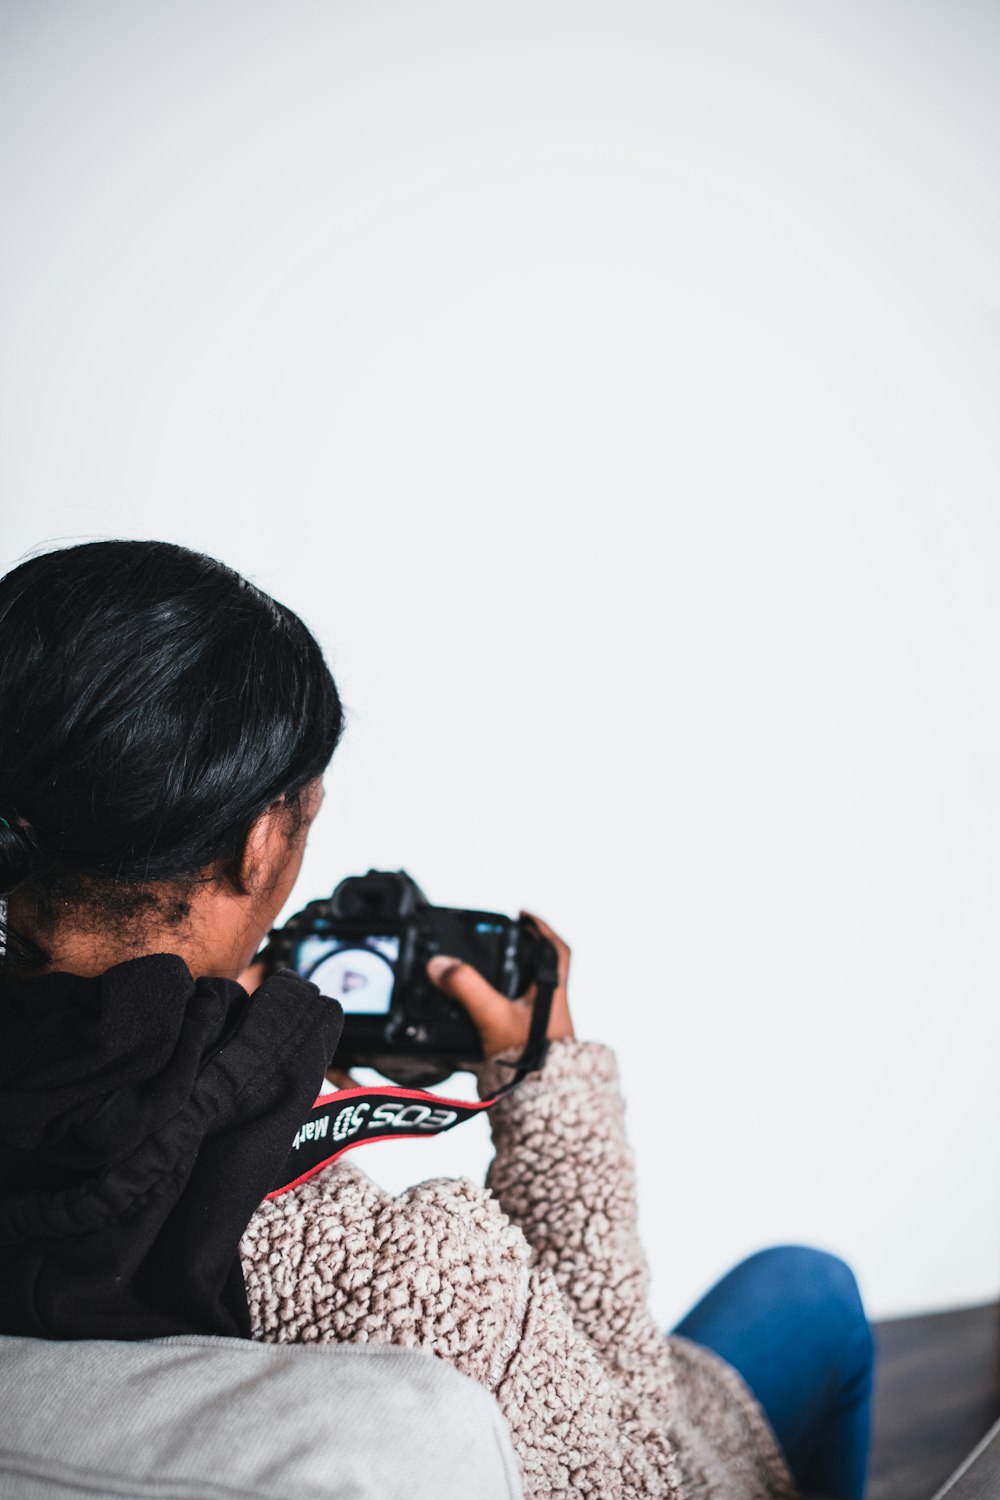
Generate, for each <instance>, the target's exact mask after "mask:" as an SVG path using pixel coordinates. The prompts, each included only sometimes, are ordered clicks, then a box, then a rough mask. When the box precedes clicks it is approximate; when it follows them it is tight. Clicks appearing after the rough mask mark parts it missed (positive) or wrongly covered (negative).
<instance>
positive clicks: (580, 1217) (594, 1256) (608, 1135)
mask: <svg viewBox="0 0 1000 1500" xmlns="http://www.w3.org/2000/svg"><path fill="white" fill-rule="evenodd" d="M479 1082H480V1091H481V1092H482V1093H483V1094H484V1096H486V1095H487V1094H488V1092H489V1091H490V1090H491V1089H492V1088H493V1086H494V1084H495V1082H496V1079H495V1077H494V1076H493V1074H492V1072H491V1070H490V1067H489V1065H487V1067H485V1068H483V1069H482V1070H481V1071H480V1080H479ZM490 1123H491V1128H492V1131H493V1142H494V1146H495V1156H494V1158H493V1161H492V1163H491V1165H490V1168H489V1172H488V1174H487V1178H486V1184H487V1186H488V1187H489V1188H490V1190H491V1191H492V1193H493V1194H494V1196H495V1197H496V1199H497V1201H498V1202H499V1204H500V1205H501V1207H502V1208H503V1210H504V1212H505V1214H506V1215H507V1217H508V1218H509V1219H510V1220H511V1222H512V1223H514V1224H516V1225H518V1227H519V1228H520V1229H521V1230H522V1231H523V1233H524V1235H525V1238H526V1239H527V1241H528V1243H529V1244H530V1245H531V1247H532V1249H533V1251H534V1253H535V1260H536V1264H537V1265H538V1266H539V1267H542V1268H544V1269H545V1270H547V1271H549V1272H551V1274H552V1277H553V1279H554V1281H555V1283H556V1286H557V1287H558V1288H559V1291H560V1292H561V1294H562V1296H563V1297H564V1298H565V1300H566V1302H567V1303H568V1305H569V1306H570V1308H571V1309H572V1315H573V1319H574V1322H575V1324H576V1326H577V1327H578V1328H579V1329H580V1330H581V1332H583V1333H584V1334H586V1336H587V1338H589V1339H590V1340H591V1341H592V1342H593V1344H594V1346H595V1348H596V1349H597V1350H598V1352H599V1353H600V1354H601V1356H602V1358H604V1359H605V1360H606V1361H610V1362H611V1363H614V1364H620V1363H622V1362H626V1363H627V1362H631V1361H632V1360H634V1358H635V1356H636V1355H637V1354H638V1353H640V1351H641V1352H642V1354H643V1356H644V1357H648V1356H649V1354H650V1351H651V1350H652V1349H653V1348H654V1347H655V1346H658V1345H659V1343H660V1341H661V1339H662V1335H661V1333H660V1331H659V1330H658V1329H657V1328H656V1326H655V1324H654V1322H653V1319H652V1316H651V1314H650V1312H649V1308H648V1303H647V1297H648V1286H649V1275H648V1269H647V1265H646V1258H645V1255H644V1254H643V1250H642V1246H641V1245H640V1243H639V1234H638V1203H637V1198H636V1184H635V1169H634V1164H633V1158H632V1153H631V1150H630V1149H629V1145H628V1141H627V1139H626V1134H625V1102H624V1099H623V1098H622V1094H621V1090H620V1088H619V1084H618V1067H617V1062H616V1060H615V1055H614V1053H613V1051H612V1050H611V1048H610V1047H605V1046H603V1045H601V1044H599V1043H596V1042H580V1041H575V1040H566V1041H558V1042H553V1043H552V1045H551V1047H550V1049H549V1055H548V1058H547V1060H546V1062H545V1066H544V1068H543V1069H542V1071H541V1072H540V1073H538V1074H534V1075H531V1076H530V1077H528V1078H527V1079H526V1080H525V1081H524V1082H523V1083H522V1084H521V1085H520V1087H519V1088H517V1089H515V1090H514V1091H513V1092H512V1093H511V1094H510V1095H508V1096H507V1097H506V1098H504V1099H501V1100H500V1102H499V1103H498V1104H497V1105H495V1106H494V1108H493V1109H492V1110H491V1111H490Z"/></svg>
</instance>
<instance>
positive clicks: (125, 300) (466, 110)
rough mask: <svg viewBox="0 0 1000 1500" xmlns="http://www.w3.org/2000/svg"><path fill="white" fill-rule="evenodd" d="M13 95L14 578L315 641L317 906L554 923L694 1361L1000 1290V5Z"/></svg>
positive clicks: (51, 30) (205, 49)
mask: <svg viewBox="0 0 1000 1500" xmlns="http://www.w3.org/2000/svg"><path fill="white" fill-rule="evenodd" d="M0 75H2V76H0V132H2V153H0V173H2V178H0V188H2V202H3V220H4V225H3V231H2V258H0V308H2V328H0V334H2V347H0V410H2V443H0V466H2V467H0V504H2V515H3V533H2V548H0V552H2V557H0V561H2V563H3V565H4V566H5V567H6V566H9V565H10V564H12V563H13V562H14V561H16V560H17V559H18V558H19V557H21V556H22V555H23V554H24V553H25V552H26V551H28V550H30V549H35V548H38V547H48V546H52V545H58V544H60V543H64V542H67V541H72V540H81V539H85V538H89V537H93V536H115V535H125V536H140V537H142V536H154V537H165V538H169V539H172V540H177V541H180V542H183V543H185V544H187V545H190V546H193V547H196V548H199V549H202V550H205V551H208V552H211V553H214V554H216V555H218V556H221V557H223V558H224V559H225V560H226V561H228V562H230V563H231V564H233V565H234V566H235V567H237V568H239V569H240V570H241V571H243V572H245V573H247V574H248V575H249V576H251V577H252V578H253V579H255V580H256V581H257V582H258V583H259V584H261V585H262V586H263V587H265V588H266V589H268V590H269V591H271V592H272V593H274V594H275V595H276V596H277V597H278V598H280V599H282V600H283V601H285V602H286V603H288V604H290V605H291V606H292V607H293V608H295V609H296V610H297V611H299V612H300V613H301V614H302V615H303V616H304V618H305V619H306V620H307V621H308V623H309V624H310V625H311V626H312V627H313V629H314V630H315V631H316V633H317V634H318V635H319V636H320V638H321V639H322V641H323V642H324V645H325V647H326V649H327V651H328V654H329V657H330V660H331V663H332V665H333V668H334V672H335V675H336V677H337V680H338V683H339V685H340V687H341V689H342V692H343V695H344V697H345V700H346V702H347V704H348V707H349V711H350V726H349V730H348V734H347V737H346V740H345V742H344V744H343V747H342V749H341V750H340V751H338V754H337V756H336V758H335V760H334V762H333V765H332V768H331V771H330V774H329V776H328V780H327V791H328V796H327V803H326V807H325V809H324V812H323V815H322V817H321V820H320V822H319V824H318V825H317V827H316V830H315V834H314V838H313V842H312V845H311V848H310V852H309V854H308V856H307V864H306V868H305V872H304V875H303V879H302V883H301V885H300V887H299V892H298V896H299V897H300V898H304V897H306V896H310V895H315V894H319V893H321V892H324V891H327V890H329V889H330V887H331V886H332V884H333V883H334V881H335V880H337V879H339V878H340V877H341V876H343V875H345V874H348V873H353V872H358V871H362V870H364V869H366V868H368V866H369V865H376V866H381V867H389V868H397V867H399V866H403V867H405V868H407V869H409V870H410V871H411V872H412V873H413V874H414V875H415V876H416V877H417V878H418V879H419V880H420V882H421V883H422V884H423V885H424V887H425V889H426V890H427V892H428V894H429V895H430V897H431V898H432V899H434V900H437V901H440V902H442V903H446V904H456V905H481V906H486V907H494V908H496V909H498V910H508V911H516V910H517V909H518V908H519V907H520V906H522V905H523V906H527V907H529V908H532V909H535V910H537V911H539V912H541V914H542V915H543V916H545V917H547V918H548V920H549V921H551V922H552V923H553V925H555V926H556V927H557V928H558V929H559V930H560V931H561V932H562V933H564V934H565V936H566V937H567V938H568V940H569V941H570V942H571V943H572V945H573V949H574V974H573V983H572V988H571V995H572V1000H573V1006H574V1011H575V1015H576V1021H577V1029H578V1032H579V1033H580V1034H582V1035H583V1036H585V1037H597V1038H602V1039H605V1040H607V1041H608V1042H610V1043H612V1044H613V1045H614V1047H615V1048H616V1049H617V1052H618V1056H619V1059H620V1063H621V1069H622V1074H623V1080H624V1086H625V1089H626V1093H627V1097H628V1099H629V1122H630V1129H631V1133H632V1137H633V1139H634V1141H635V1144H636V1150H637V1157H638V1170H639V1180H640V1199H641V1204H642V1230H643V1236H644V1241H645V1244H646V1246H647V1248H648V1253H649V1256H650V1261H651V1266H652V1269H653V1300H654V1306H655V1309H656V1312H657V1314H658V1316H659V1317H660V1318H661V1319H662V1320H663V1322H664V1323H667V1322H668V1321H670V1320H672V1319H674V1318H675V1317H677V1316H678V1315H680V1313H681V1312H682V1311H683V1310H684V1308H685V1306H686V1305H687V1304H688V1303H689V1302H690V1301H692V1300H693V1299H694V1298H695V1297H696V1296H697V1295H699V1294H700V1292H701V1291H702V1290H703V1289H704V1288H705V1286H706V1285H707V1284H708V1283H709V1282H710V1281H711V1280H713V1279H714V1278H715V1277H716V1276H717V1275H719V1274H721V1273H722V1272H723V1271H724V1270H725V1269H726V1268H727V1266H728V1265H729V1264H730V1263H731V1262H732V1261H734V1260H735V1259H736V1258H738V1257H740V1256H741V1255H743V1254H745V1253H747V1252H749V1251H751V1250H753V1249H755V1248H757V1247H758V1246H760V1245H763V1244H767V1243H771V1242H775V1241H805V1242H810V1243H815V1244H819V1245H822V1246H824V1247H826V1248H829V1249H831V1250H834V1251H837V1252H839V1253H841V1254H843V1255H845V1256H846V1257H847V1258H848V1259H849V1260H850V1261H851V1262H852V1264H853V1265H854V1266H855V1267H856V1269H857V1271H858V1274H859V1278H860V1280H861V1284H862V1289H863V1291H864V1293H865V1295H866V1297H867V1299H868V1301H869V1304H870V1308H871V1310H872V1311H873V1312H874V1313H876V1314H878V1315H884V1314H887V1313H893V1312H900V1311H905V1310H914V1309H924V1308H937V1307H944V1306H949V1305H958V1304H962V1303H971V1302H975V1301H977V1300H986V1299H988V1298H992V1297H995V1296H996V1295H997V1293H998V1291H1000V1172H998V1165H1000V1164H998V1152H997V1147H998V1144H1000V1129H998V1126H1000V1091H998V1089H997V1087H996V1082H995V1080H996V1069H997V1058H998V1055H1000V1035H998V1030H1000V1027H998V1020H997V1003H996V996H997V989H998V981H1000V942H998V938H997V922H996V914H997V911H998V908H1000V674H998V671H997V644H998V640H1000V620H998V609H1000V605H998V592H997V587H996V579H997V570H998V566H1000V507H998V495H997V474H998V465H997V460H998V446H1000V440H998V431H1000V423H998V386H1000V379H998V376H1000V185H998V182H1000V178H998V170H997V160H998V141H1000V135H998V132H1000V9H998V7H997V6H996V5H994V4H991V3H973V0H940V3H937V4H929V3H926V0H924V3H921V0H848V3H844V0H816V3H813V4H810V5H801V4H792V3H788V4H782V3H779V0H757V3H751V4H746V3H743V0H715V3H705V0H697V3H695V0H691V3H669V0H665V3H654V0H645V3H627V0H615V3H606V4H592V3H582V0H574V3H572V4H568V3H567V4H554V3H546V0H533V3H531V4H519V3H513V0H503V3H492V4H472V3H462V4H458V3H455V4H453V5H444V4H434V3H430V0H421V3H420V4H418V5H413V4H405V3H398V4H386V3H378V0H375V3H365V4H361V3H346V0H345V3H333V0H327V3H307V0H286V3H282V4H280V5H276V4H274V3H271V0H268V3H260V0H239V3H227V0H197V3H187V0H181V3H178V0H170V3H167V0H163V3H150V0H145V3H141V0H140V3H135V0H128V3H126V0H121V3H105V0H87V3H86V4H80V3H56V0H5V4H4V6H3V8H2V11H0ZM487 1158H488V1144H487V1134H486V1129H485V1125H484V1124H481V1123H480V1122H477V1123H476V1124H474V1125H467V1126H463V1127H462V1128H461V1130H459V1131H458V1132H456V1134H455V1135H454V1136H452V1137H450V1138H447V1137H446V1138H443V1139H441V1140H439V1141H437V1142H434V1143H415V1144H411V1143H400V1144H399V1145H398V1146H395V1147H391V1148H372V1150H370V1151H369V1152H368V1153H367V1154H366V1156H365V1163H364V1164H365V1165H366V1166H367V1167H368V1169H369V1170H372V1171H373V1172H374V1173H375V1174H376V1175H377V1176H379V1177H380V1178H381V1179H382V1180H383V1181H385V1182H386V1183H388V1184H391V1185H393V1186H395V1185H399V1184H401V1183H403V1182H405V1181H408V1180H415V1179H417V1178H419V1177H423V1176H428V1175H436V1174H439V1173H452V1172H458V1171H466V1172H469V1173H471V1174H472V1175H475V1176H478V1175H480V1174H481V1172H482V1170H483V1168H484V1165H485V1162H486V1160H487Z"/></svg>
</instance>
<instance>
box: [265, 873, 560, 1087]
mask: <svg viewBox="0 0 1000 1500" xmlns="http://www.w3.org/2000/svg"><path fill="white" fill-rule="evenodd" d="M547 952H548V954H549V955H551V945H550V944H549V943H548V942H547V941H546V940H545V939H544V938H543V937H542V935H541V934H540V933H539V932H538V930H537V929H536V928H535V927H534V925H533V924H532V923H531V922H530V921H529V920H527V919H525V918H520V919H518V920H516V921H515V920H512V919H511V918H510V917H505V916H501V915H500V914H499V913H497V912H492V911H465V910H461V909H458V908H456V907H449V906H432V905H431V904H430V902H429V901H428V900H427V897H426V896H425V895H424V893H423V891H422V890H421V889H420V887H419V886H418V885H417V883H416V881H415V880H413V879H411V877H410V876H409V875H407V873H406V871H405V870H396V871H390V870H369V871H368V874H367V875H351V876H348V878H347V879H346V880H342V881H341V882H340V884H339V885H338V886H337V887H336V889H335V890H334V892H333V895H332V896H329V897H327V898H325V899H321V900H319V901H310V902H309V904H308V906H306V907H304V908H303V910H302V911H300V912H298V913H296V915H295V916H294V917H292V918H291V919H290V920H289V921H288V922H287V923H286V925H285V926H284V927H279V928H275V930H274V931H273V932H272V933H271V939H270V945H269V949H268V957H269V959H271V960H272V961H273V962H275V963H276V964H277V965H279V966H283V967H286V968H289V969H293V970H294V971H295V972H296V973H297V974H300V975H301V976H302V978H303V979H310V980H312V982H313V984H315V985H318V986H319V989H320V991H321V992H322V993H323V994H324V995H329V996H331V997H332V998H333V999H335V1000H339V1001H340V1004H341V1005H342V1006H343V1008H344V1030H343V1035H342V1036H341V1040H340V1044H339V1045H338V1047H337V1065H338V1066H341V1065H343V1066H344V1067H350V1066H351V1065H362V1066H367V1067H372V1068H377V1069H378V1071H379V1072H380V1073H382V1074H384V1075H385V1077H387V1078H391V1079H393V1080H394V1081H395V1082H397V1083H401V1084H404V1085H406V1086H412V1087H424V1086H426V1085H428V1084H433V1083H439V1082H440V1081H441V1079H442V1078H447V1077H448V1076H449V1074H451V1073H454V1072H456V1071H457V1070H460V1069H463V1068H470V1067H472V1066H474V1065H475V1064H476V1063H478V1062H481V1061H482V1060H483V1049H482V1044H481V1042H480V1038H479V1032H478V1031H477V1029H476V1027H475V1025H474V1024H473V1022H472V1020H471V1019H470V1017H469V1015H468V1013H467V1012H466V1011H465V1010H464V1009H463V1007H462V1006H461V1005H459V1004H458V1002H457V1001H455V1000H451V999H449V997H448V996H447V995H444V994H442V992H441V991H440V990H439V989H438V988H437V987H436V986H435V985H434V984H433V982H432V981H431V980H430V978H429V977H428V975H427V972H426V967H425V966H426V964H427V960H428V959H429V958H431V957H433V955H434V954H435V953H447V954H449V955H452V956H453V957H455V958H459V959H462V960H464V961H465V962H466V963H470V964H472V965H473V967H474V968H476V969H478V971H479V973H480V974H482V975H483V977H484V978H485V979H487V980H488V981H489V983H490V984H491V985H493V987H494V988H495V989H497V990H499V991H500V993H501V994H502V995H506V996H507V997H508V998H510V999H513V998H514V996H516V995H522V994H523V993H524V991H525V990H526V989H527V988H528V986H529V985H530V984H531V983H532V982H533V981H535V980H536V979H537V978H538V977H539V974H540V971H541V970H542V968H543V967H544V966H545V963H546V953H547Z"/></svg>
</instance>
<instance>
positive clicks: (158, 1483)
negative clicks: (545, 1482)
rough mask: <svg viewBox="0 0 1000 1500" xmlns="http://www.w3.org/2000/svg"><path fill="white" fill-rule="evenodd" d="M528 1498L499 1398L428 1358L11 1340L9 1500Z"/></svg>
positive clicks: (4, 1379) (5, 1499) (352, 1351)
mask: <svg viewBox="0 0 1000 1500" xmlns="http://www.w3.org/2000/svg"><path fill="white" fill-rule="evenodd" d="M470 1495H472V1496H475V1497H476V1500H523V1491H522V1489H521V1483H520V1479H519V1475H518V1467H517V1461H516V1459H515V1457H514V1452H513V1449H512V1448H511V1444H510V1437H509V1435H508V1432H507V1425H506V1423H505V1422H504V1420H503V1417H502V1416H501V1415H500V1409H499V1407H498V1406H497V1404H496V1402H495V1401H494V1399H493V1397H492V1396H491V1395H490V1394H489V1393H488V1392H487V1391H486V1390H485V1389H484V1388H483V1387H482V1386H480V1385H477V1384H476V1382H475V1381H472V1380H469V1379H468V1378H467V1377H466V1376H464V1375H460V1374H459V1373H458V1371H457V1370H455V1369H453V1368H452V1367H451V1366H450V1365H446V1364H445V1363H444V1362H443V1361H442V1360H439V1359H435V1358H434V1356H433V1355H430V1354H425V1353H423V1352H422V1351H420V1350H417V1349H394V1348H386V1347H380V1346H376V1345H347V1344H340V1345H331V1344H304V1345H295V1346H291V1345H280V1344H256V1343H250V1342H249V1341H245V1340H242V1339H223V1338H212V1337H208V1336H203V1335H185V1336H184V1337H179V1338H169V1339H155V1340H152V1341H150V1342H149V1343H110V1342H103V1341H97V1340H95V1341H93V1342H90V1341H88V1342H82V1343H58V1342H49V1341H45V1340H35V1339H19V1338H9V1337H0V1497H2V1500H71V1497H72V1500H80V1497H82V1496H90V1497H95V1496H114V1497H115V1500H237V1497H239V1500H376V1497H377V1500H394V1497H396V1496H400V1497H403V1496H405V1497H406V1500H469V1496H470Z"/></svg>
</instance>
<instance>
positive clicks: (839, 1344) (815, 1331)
mask: <svg viewBox="0 0 1000 1500" xmlns="http://www.w3.org/2000/svg"><path fill="white" fill-rule="evenodd" d="M674 1332H675V1333H679V1334H683V1336H684V1337H685V1338H687V1339H691V1340H693V1341H694V1342H695V1343H696V1344H704V1345H705V1347H706V1348H708V1349H714V1351H715V1352H716V1354H721V1356H722V1358H723V1359H724V1360H727V1361H728V1363H729V1364H731V1365H732V1366H733V1367H734V1368H735V1369H737V1370H738V1371H739V1373H740V1374H741V1375H742V1376H743V1379H744V1380H745V1381H746V1383H747V1385H748V1386H749V1387H750V1389H751V1390H752V1391H753V1393H754V1395H755V1396H756V1397H757V1400H758V1401H759V1402H760V1404H761V1406H762V1407H763V1408H764V1410H765V1412H766V1413H767V1416H768V1420H769V1421H770V1423H771V1426H772V1427H773V1428H774V1431H775V1433H776V1435H777V1438H778V1441H779V1443H780V1444H781V1447H782V1449H783V1451H784V1454H785V1457H786V1459H787V1460H788V1464H789V1467H790V1468H791V1470H792V1473H793V1474H794V1476H795V1479H796V1482H797V1483H798V1485H799V1487H800V1488H801V1489H803V1490H806V1491H808V1492H810V1493H811V1494H815V1495H823V1496H829V1497H831V1500H861V1497H862V1495H863V1494H864V1487H865V1475H866V1473H867V1470H868V1446H869V1440H870V1434H871V1395H872V1374H873V1368H874V1348H873V1344H872V1336H871V1331H870V1329H869V1327H868V1320H867V1318H866V1317H865V1313H864V1308H863V1307H862V1306H861V1298H860V1296H859V1295H858V1287H857V1283H856V1282H855V1280H854V1276H853V1274H852V1273H851V1271H850V1270H849V1269H848V1267H847V1266H846V1265H845V1264H844V1262H843V1261H842V1260H838V1259H837V1258H836V1256H834V1255H827V1254H825V1253H824V1252H823V1251H822V1250H809V1249H806V1248H804V1247H802V1246H798V1245H782V1246H779V1247H777V1248H775V1249H773V1250H761V1251H760V1252H759V1253H758V1254H757V1255H751V1256H750V1258H749V1260H745V1261H743V1262H742V1263H741V1264H740V1265H738V1266H737V1267H736V1268H735V1269H734V1270H732V1271H730V1272H729V1274H728V1275H727V1276H724V1277H723V1278H722V1280H721V1281H720V1282H719V1283H718V1284H717V1285H716V1286H714V1287H713V1288H712V1290H711V1291H710V1292H708V1293H707V1294H706V1295H705V1296H704V1297H703V1298H702V1300H701V1301H700V1302H699V1303H698V1305H697V1306H696V1307H695V1308H693V1309H692V1310H691V1312H689V1313H688V1315H687V1317H686V1318H683V1319H682V1320H681V1322H680V1323H678V1325H677V1327H676V1328H675V1329H674Z"/></svg>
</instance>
